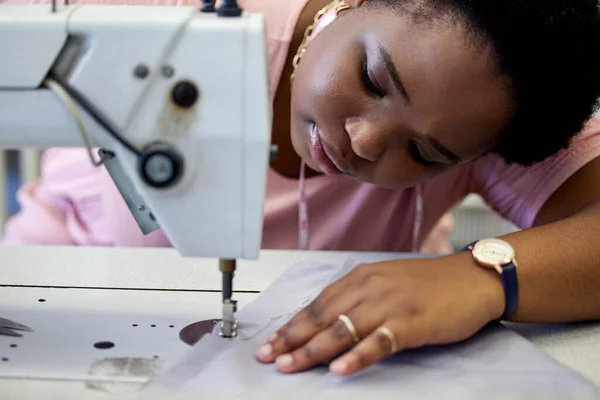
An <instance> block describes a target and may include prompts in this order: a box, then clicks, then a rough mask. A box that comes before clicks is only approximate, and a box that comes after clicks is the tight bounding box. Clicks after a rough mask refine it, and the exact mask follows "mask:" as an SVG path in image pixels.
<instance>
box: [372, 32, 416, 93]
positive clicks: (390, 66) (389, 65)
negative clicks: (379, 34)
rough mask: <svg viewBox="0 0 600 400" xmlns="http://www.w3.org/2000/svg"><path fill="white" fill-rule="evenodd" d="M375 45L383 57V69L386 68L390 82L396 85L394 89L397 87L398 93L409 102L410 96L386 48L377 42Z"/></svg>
mask: <svg viewBox="0 0 600 400" xmlns="http://www.w3.org/2000/svg"><path fill="white" fill-rule="evenodd" d="M377 47H378V50H379V55H380V56H381V58H382V59H383V63H384V65H385V69H387V72H388V74H389V75H390V78H392V82H393V83H394V86H395V87H396V89H398V91H400V93H402V95H403V96H404V98H405V99H406V101H407V102H408V103H410V97H408V93H407V92H406V88H404V85H403V84H402V79H400V74H399V73H398V70H397V69H396V66H395V65H394V61H393V60H392V56H391V55H390V53H389V52H388V51H387V50H386V48H385V47H383V46H382V45H381V43H378V46H377Z"/></svg>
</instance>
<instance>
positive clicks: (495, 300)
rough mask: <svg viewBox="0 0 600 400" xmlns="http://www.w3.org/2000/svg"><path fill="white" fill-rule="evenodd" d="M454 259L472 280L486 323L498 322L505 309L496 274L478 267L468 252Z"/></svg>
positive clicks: (499, 281) (502, 293) (503, 296)
mask: <svg viewBox="0 0 600 400" xmlns="http://www.w3.org/2000/svg"><path fill="white" fill-rule="evenodd" d="M455 257H458V258H459V259H460V264H461V265H462V266H463V268H465V269H466V272H467V273H468V275H469V276H470V277H471V278H472V285H473V286H472V287H473V289H474V290H476V293H477V298H479V299H480V300H479V301H480V304H481V306H482V307H483V308H484V309H485V310H486V315H488V322H489V321H497V320H499V319H500V318H501V317H502V315H503V314H504V311H505V308H506V298H505V297H506V296H505V293H504V286H503V284H502V279H501V278H500V276H499V275H498V273H497V272H496V271H495V270H493V269H485V268H482V267H481V266H480V265H478V264H477V262H475V260H474V259H473V255H472V254H471V252H469V251H465V252H461V253H458V254H456V255H455Z"/></svg>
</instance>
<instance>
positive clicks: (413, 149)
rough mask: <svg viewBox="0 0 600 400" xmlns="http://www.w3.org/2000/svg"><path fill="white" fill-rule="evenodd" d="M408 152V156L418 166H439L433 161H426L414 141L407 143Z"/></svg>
mask: <svg viewBox="0 0 600 400" xmlns="http://www.w3.org/2000/svg"><path fill="white" fill-rule="evenodd" d="M408 151H409V153H410V156H411V157H412V159H413V160H415V162H417V163H418V164H421V165H424V166H426V167H432V166H434V165H438V164H439V163H437V162H435V161H431V160H428V159H426V158H425V157H424V156H423V153H422V152H421V149H420V148H419V145H418V144H417V142H415V141H414V140H411V141H410V142H409V144H408Z"/></svg>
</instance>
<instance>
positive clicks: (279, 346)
mask: <svg viewBox="0 0 600 400" xmlns="http://www.w3.org/2000/svg"><path fill="white" fill-rule="evenodd" d="M358 293H359V292H357V291H350V290H343V291H339V292H337V294H325V295H324V296H323V297H321V296H319V297H317V298H316V299H315V300H314V301H313V302H311V304H309V305H308V306H307V307H306V308H304V309H303V310H302V311H300V312H299V313H298V314H297V315H296V316H295V317H294V318H293V319H292V320H291V321H290V322H288V323H287V324H285V325H284V326H282V327H281V328H280V329H279V330H278V331H277V333H276V334H274V335H273V336H271V337H270V338H269V340H268V341H267V343H266V344H264V345H263V346H261V347H260V348H259V349H258V351H257V354H256V356H257V358H258V360H259V361H262V362H273V361H275V358H277V356H279V355H280V354H284V353H288V352H290V351H292V350H294V349H296V348H298V347H299V346H302V345H304V344H305V343H307V342H308V341H309V340H310V339H312V338H313V337H314V336H315V335H316V334H318V333H319V332H321V331H323V330H326V329H328V328H329V327H330V326H331V325H332V324H333V323H334V322H335V321H336V320H337V318H338V316H339V315H340V314H343V313H345V312H347V311H348V310H351V309H352V308H354V307H356V306H357V305H358V304H359V303H360V302H361V297H359V295H358Z"/></svg>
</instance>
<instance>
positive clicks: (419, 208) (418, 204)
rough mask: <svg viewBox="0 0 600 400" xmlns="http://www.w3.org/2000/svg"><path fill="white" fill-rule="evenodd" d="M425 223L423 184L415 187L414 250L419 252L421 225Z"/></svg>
mask: <svg viewBox="0 0 600 400" xmlns="http://www.w3.org/2000/svg"><path fill="white" fill-rule="evenodd" d="M422 223H423V196H422V193H421V186H420V185H417V186H416V187H415V221H414V223H413V235H412V252H413V253H418V252H419V236H420V235H421V225H422Z"/></svg>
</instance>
